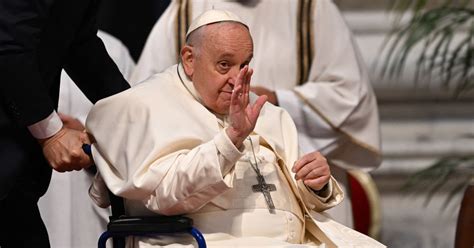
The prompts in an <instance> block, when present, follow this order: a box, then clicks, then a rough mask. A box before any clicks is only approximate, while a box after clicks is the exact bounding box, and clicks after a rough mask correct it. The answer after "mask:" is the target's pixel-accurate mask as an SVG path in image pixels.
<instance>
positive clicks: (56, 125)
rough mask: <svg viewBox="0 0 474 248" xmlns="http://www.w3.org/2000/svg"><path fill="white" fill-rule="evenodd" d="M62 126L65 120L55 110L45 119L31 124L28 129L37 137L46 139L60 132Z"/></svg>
mask: <svg viewBox="0 0 474 248" xmlns="http://www.w3.org/2000/svg"><path fill="white" fill-rule="evenodd" d="M62 127H63V122H62V121H61V119H60V118H59V116H58V114H57V113H56V111H53V112H52V113H51V114H50V115H49V116H48V117H46V118H45V119H43V120H41V121H38V122H36V123H34V124H32V125H29V126H28V130H29V131H30V133H31V135H33V137H35V138H36V139H46V138H49V137H51V136H53V135H54V134H56V133H57V132H59V130H61V128H62Z"/></svg>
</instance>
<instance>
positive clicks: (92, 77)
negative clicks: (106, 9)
mask: <svg viewBox="0 0 474 248" xmlns="http://www.w3.org/2000/svg"><path fill="white" fill-rule="evenodd" d="M97 7H98V1H93V4H91V5H90V6H89V8H88V10H87V14H86V15H85V16H84V19H83V21H82V25H81V28H80V30H79V32H78V34H77V38H76V39H75V42H74V44H73V46H72V49H71V50H70V53H69V54H68V56H67V63H66V65H65V69H66V72H67V73H68V75H69V76H70V77H71V78H72V79H73V81H74V82H75V83H76V84H77V86H79V88H80V89H81V90H82V92H84V94H85V95H86V96H87V97H88V98H89V100H91V101H92V102H93V103H95V102H96V101H97V100H99V99H102V98H104V97H107V96H110V95H113V94H115V93H118V92H120V91H122V90H124V89H127V88H129V87H130V86H129V84H128V83H127V81H126V80H125V79H124V78H123V76H122V74H121V73H120V71H119V69H118V67H117V65H116V64H115V63H114V62H113V61H112V59H111V58H110V57H109V55H108V54H107V51H106V50H105V46H104V44H103V43H102V40H101V39H100V38H99V37H97V29H98V28H97V21H96V20H97Z"/></svg>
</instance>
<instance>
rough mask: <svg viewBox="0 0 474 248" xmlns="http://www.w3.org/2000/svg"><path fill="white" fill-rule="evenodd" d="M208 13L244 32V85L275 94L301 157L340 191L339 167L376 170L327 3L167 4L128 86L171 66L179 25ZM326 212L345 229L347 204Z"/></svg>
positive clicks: (370, 128) (361, 79) (354, 77)
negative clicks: (249, 41) (310, 159)
mask: <svg viewBox="0 0 474 248" xmlns="http://www.w3.org/2000/svg"><path fill="white" fill-rule="evenodd" d="M241 2H242V3H241ZM212 8H214V9H223V10H230V11H231V12H233V13H235V14H237V15H238V16H240V17H241V19H242V20H243V21H244V22H245V23H246V24H247V25H248V26H249V29H250V33H251V35H252V37H253V42H254V57H253V60H252V63H251V67H252V68H254V74H253V76H252V85H253V86H264V87H266V88H269V89H271V90H275V91H276V94H277V97H278V101H279V105H280V106H281V107H283V108H284V109H286V110H287V111H288V113H289V114H290V115H291V117H292V118H293V120H294V121H295V123H296V127H297V130H298V134H299V140H300V146H301V149H302V151H303V152H304V153H307V152H311V151H314V150H319V151H320V152H321V153H322V154H324V155H325V156H326V157H327V158H328V160H329V161H330V164H331V171H332V173H333V175H334V176H335V178H336V179H337V180H338V181H339V182H342V186H345V185H346V184H347V181H346V172H345V170H344V169H363V170H365V171H368V170H371V169H374V168H376V167H377V166H378V165H379V164H380V162H381V154H380V137H379V135H380V130H379V119H378V110H377V104H376V99H375V96H374V93H373V90H372V87H371V85H370V82H369V79H368V75H367V70H366V67H365V65H364V63H363V61H362V59H361V57H360V55H359V51H358V48H357V47H356V44H355V42H354V40H353V37H352V35H351V33H350V30H349V29H348V27H347V26H346V24H345V22H344V20H343V18H342V16H341V14H340V12H339V11H338V9H337V8H336V6H335V5H334V3H333V2H332V1H330V0H317V1H316V0H313V1H311V0H306V1H302V0H300V1H298V0H259V1H257V0H254V1H223V0H220V1H216V0H209V1H208V0H206V1H204V0H192V1H190V0H180V1H172V2H171V4H170V6H169V7H168V9H167V10H166V11H165V12H164V14H163V15H162V16H161V17H160V19H159V20H158V22H157V23H156V24H155V26H154V28H153V30H152V31H151V33H150V35H149V37H148V40H147V42H146V45H145V48H144V50H143V52H142V54H141V57H140V60H139V62H138V64H137V67H136V69H135V71H134V73H133V74H132V79H131V81H132V82H139V81H142V80H144V79H146V78H147V77H149V76H151V75H153V74H155V73H158V72H161V71H162V70H164V69H165V68H167V67H168V66H170V65H172V64H175V63H177V61H178V60H177V58H178V54H179V53H178V51H179V49H180V47H181V46H182V44H184V38H183V37H185V36H184V34H185V31H186V30H187V27H186V25H187V23H188V22H189V21H190V20H193V19H194V18H195V17H196V16H198V15H199V14H200V13H202V12H204V11H206V10H209V9H212ZM178 24H179V25H178ZM341 168H343V169H341ZM343 190H344V191H345V193H346V196H349V195H350V194H348V193H347V191H346V190H345V187H343ZM329 213H330V214H331V216H332V217H333V218H335V219H336V220H337V221H339V222H341V223H343V224H345V225H347V226H352V210H351V205H350V200H349V199H347V198H346V200H345V201H344V202H343V203H342V204H340V205H339V206H338V207H336V208H334V209H331V210H330V211H329Z"/></svg>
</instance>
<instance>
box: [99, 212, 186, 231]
mask: <svg viewBox="0 0 474 248" xmlns="http://www.w3.org/2000/svg"><path fill="white" fill-rule="evenodd" d="M192 226H193V220H192V219H191V218H188V217H185V216H133V217H132V216H121V217H119V218H117V219H112V220H110V222H109V224H108V225H107V229H108V231H109V232H111V233H123V232H134V233H174V232H188V231H189V230H190V229H191V228H192Z"/></svg>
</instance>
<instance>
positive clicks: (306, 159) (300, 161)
mask: <svg viewBox="0 0 474 248" xmlns="http://www.w3.org/2000/svg"><path fill="white" fill-rule="evenodd" d="M319 155H320V153H319V152H311V153H307V154H305V155H304V156H303V157H301V158H300V159H298V161H296V162H295V164H294V165H293V168H292V169H291V170H292V171H293V172H294V173H297V172H298V171H299V170H300V169H301V167H303V166H304V165H305V164H308V163H310V162H311V161H313V160H316V159H317V158H318V156H319Z"/></svg>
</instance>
